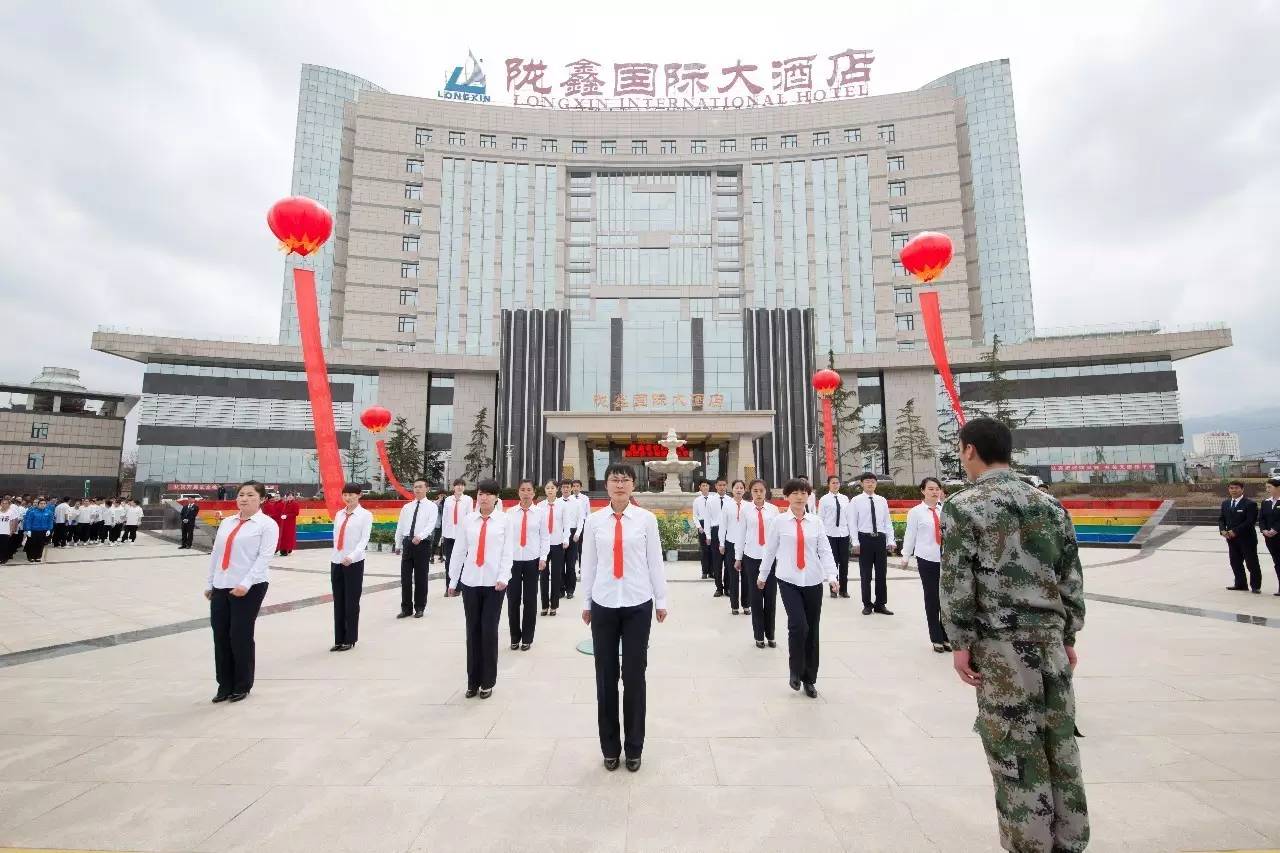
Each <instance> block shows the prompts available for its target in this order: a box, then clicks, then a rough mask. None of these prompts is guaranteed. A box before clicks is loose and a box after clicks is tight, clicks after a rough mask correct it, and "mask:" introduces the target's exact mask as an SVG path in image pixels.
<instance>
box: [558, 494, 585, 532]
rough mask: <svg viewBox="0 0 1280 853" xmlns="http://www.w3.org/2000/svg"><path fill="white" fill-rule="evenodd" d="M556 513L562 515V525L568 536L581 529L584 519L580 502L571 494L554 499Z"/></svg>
mask: <svg viewBox="0 0 1280 853" xmlns="http://www.w3.org/2000/svg"><path fill="white" fill-rule="evenodd" d="M556 514H557V515H560V514H563V515H564V527H565V530H566V531H568V533H569V535H570V536H572V535H573V534H574V533H575V532H577V531H578V530H581V529H582V525H583V523H584V522H585V520H586V517H585V516H584V515H583V514H582V502H581V501H580V500H578V499H577V498H575V497H574V496H573V495H568V496H567V497H563V498H559V499H558V500H556Z"/></svg>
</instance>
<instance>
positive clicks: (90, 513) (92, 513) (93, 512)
mask: <svg viewBox="0 0 1280 853" xmlns="http://www.w3.org/2000/svg"><path fill="white" fill-rule="evenodd" d="M101 510H102V508H101V507H100V506H98V505H97V504H89V505H88V506H87V507H85V508H84V512H85V513H86V515H85V518H84V519H83V520H84V521H87V522H88V523H89V524H96V523H97V522H98V520H99V519H100V518H102V515H101Z"/></svg>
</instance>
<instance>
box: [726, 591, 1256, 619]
mask: <svg viewBox="0 0 1280 853" xmlns="http://www.w3.org/2000/svg"><path fill="white" fill-rule="evenodd" d="M1276 594H1277V595H1280V593H1276ZM742 615H743V616H750V615H751V608H750V607H744V608H742Z"/></svg>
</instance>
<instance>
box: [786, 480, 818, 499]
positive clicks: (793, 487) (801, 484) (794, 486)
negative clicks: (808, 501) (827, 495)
mask: <svg viewBox="0 0 1280 853" xmlns="http://www.w3.org/2000/svg"><path fill="white" fill-rule="evenodd" d="M792 492H804V493H805V494H808V495H811V494H813V487H812V486H810V485H809V481H808V480H806V479H804V478H803V477H795V478H793V479H790V480H787V484H786V485H785V486H783V487H782V496H783V497H790V496H791V493H792Z"/></svg>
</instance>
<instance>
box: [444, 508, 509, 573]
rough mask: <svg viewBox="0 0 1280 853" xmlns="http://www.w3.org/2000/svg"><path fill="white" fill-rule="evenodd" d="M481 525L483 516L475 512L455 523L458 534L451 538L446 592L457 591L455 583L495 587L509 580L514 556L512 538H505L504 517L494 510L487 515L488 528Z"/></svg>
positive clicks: (483, 520)
mask: <svg viewBox="0 0 1280 853" xmlns="http://www.w3.org/2000/svg"><path fill="white" fill-rule="evenodd" d="M484 522H485V519H484V516H482V515H480V513H479V512H478V511H477V512H473V513H471V514H470V515H468V516H467V517H466V518H464V519H462V520H461V521H460V522H459V523H458V527H457V535H456V536H455V537H454V538H453V555H452V556H451V557H450V559H449V589H457V588H458V581H462V583H463V584H465V585H466V586H497V585H498V584H500V583H501V584H505V583H507V582H508V581H510V580H511V561H512V560H513V559H514V557H513V552H512V547H511V537H510V536H508V535H507V518H506V514H505V513H500V512H498V511H497V510H496V509H495V510H494V511H493V512H492V513H491V514H490V515H489V524H488V526H487V527H486V526H485V523H484ZM446 523H448V522H447V520H446ZM482 528H483V529H484V531H485V535H484V565H483V566H478V565H476V557H477V556H478V553H479V550H480V531H481V529H482Z"/></svg>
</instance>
